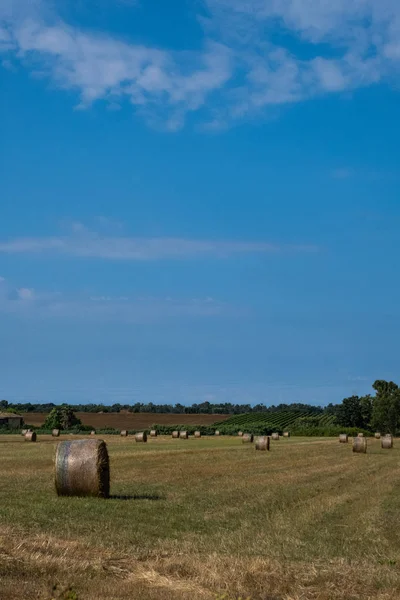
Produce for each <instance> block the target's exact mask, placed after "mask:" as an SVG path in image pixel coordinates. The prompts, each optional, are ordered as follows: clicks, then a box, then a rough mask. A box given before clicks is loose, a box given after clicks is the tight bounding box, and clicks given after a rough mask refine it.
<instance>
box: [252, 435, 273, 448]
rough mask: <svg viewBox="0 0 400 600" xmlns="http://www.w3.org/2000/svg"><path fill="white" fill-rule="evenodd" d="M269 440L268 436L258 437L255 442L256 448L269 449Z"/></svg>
mask: <svg viewBox="0 0 400 600" xmlns="http://www.w3.org/2000/svg"><path fill="white" fill-rule="evenodd" d="M269 442H270V439H269V436H266V437H265V436H262V437H259V438H258V440H257V441H256V444H255V446H256V450H269Z"/></svg>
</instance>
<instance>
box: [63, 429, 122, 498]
mask: <svg viewBox="0 0 400 600" xmlns="http://www.w3.org/2000/svg"><path fill="white" fill-rule="evenodd" d="M55 484H56V492H57V494H58V495H59V496H96V497H98V498H108V496H109V495H110V462H109V458H108V451H107V444H106V443H105V442H104V441H103V440H73V441H67V442H60V443H59V444H58V445H57V451H56V459H55Z"/></svg>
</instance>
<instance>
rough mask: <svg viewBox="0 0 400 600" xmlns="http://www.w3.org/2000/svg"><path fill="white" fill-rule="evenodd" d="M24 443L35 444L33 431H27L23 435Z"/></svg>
mask: <svg viewBox="0 0 400 600" xmlns="http://www.w3.org/2000/svg"><path fill="white" fill-rule="evenodd" d="M25 441H26V442H36V432H35V431H27V432H26V434H25Z"/></svg>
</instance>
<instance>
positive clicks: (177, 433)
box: [172, 431, 179, 439]
mask: <svg viewBox="0 0 400 600" xmlns="http://www.w3.org/2000/svg"><path fill="white" fill-rule="evenodd" d="M172 437H173V438H175V439H177V438H178V437H179V431H173V432H172Z"/></svg>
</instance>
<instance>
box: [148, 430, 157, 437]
mask: <svg viewBox="0 0 400 600" xmlns="http://www.w3.org/2000/svg"><path fill="white" fill-rule="evenodd" d="M150 437H157V431H156V430H155V429H152V430H151V431H150Z"/></svg>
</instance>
